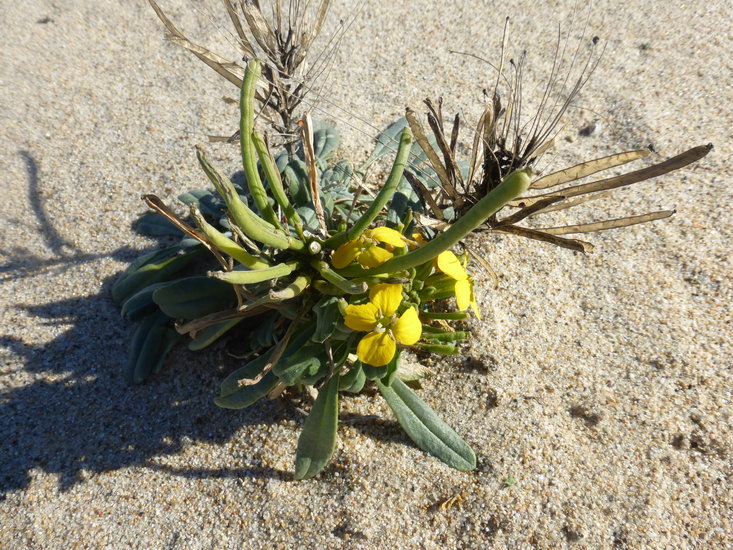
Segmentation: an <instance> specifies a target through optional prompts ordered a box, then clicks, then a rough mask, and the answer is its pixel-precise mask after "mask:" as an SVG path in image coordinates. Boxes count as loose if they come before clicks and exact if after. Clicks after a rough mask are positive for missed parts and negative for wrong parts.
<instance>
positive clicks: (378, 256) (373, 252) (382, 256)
mask: <svg viewBox="0 0 733 550" xmlns="http://www.w3.org/2000/svg"><path fill="white" fill-rule="evenodd" d="M393 256H394V254H392V253H391V252H390V251H388V250H385V249H384V248H379V247H378V246H370V247H369V248H367V249H366V250H365V251H364V252H362V253H361V254H359V263H360V264H361V266H362V267H377V266H378V265H382V264H383V263H384V262H386V261H387V260H389V259H391V258H392V257H393ZM334 265H335V264H334Z"/></svg>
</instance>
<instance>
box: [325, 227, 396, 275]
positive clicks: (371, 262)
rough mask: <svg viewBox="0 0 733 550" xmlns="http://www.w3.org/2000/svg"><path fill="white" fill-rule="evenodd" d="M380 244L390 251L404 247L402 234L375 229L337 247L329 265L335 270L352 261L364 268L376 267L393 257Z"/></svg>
mask: <svg viewBox="0 0 733 550" xmlns="http://www.w3.org/2000/svg"><path fill="white" fill-rule="evenodd" d="M381 243H383V244H386V245H387V246H388V247H390V248H391V249H394V248H404V247H405V240H404V238H403V237H402V233H400V232H399V231H395V230H394V229H390V228H389V227H376V228H374V229H367V230H366V231H364V233H362V234H361V235H359V236H358V237H357V238H356V239H354V240H353V241H349V242H347V243H344V244H342V245H341V246H339V247H338V248H337V249H336V251H335V252H334V253H333V256H331V263H333V267H335V268H336V269H341V268H343V267H346V266H347V265H349V264H350V263H351V262H353V261H354V260H356V261H357V262H359V264H361V266H362V267H365V268H370V267H377V266H378V265H380V264H383V263H384V262H386V261H387V260H389V259H390V258H392V257H393V256H394V253H393V252H392V251H391V250H387V249H385V248H382V247H380V246H379V245H380V244H381Z"/></svg>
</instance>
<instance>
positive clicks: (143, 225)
mask: <svg viewBox="0 0 733 550" xmlns="http://www.w3.org/2000/svg"><path fill="white" fill-rule="evenodd" d="M132 229H133V231H135V232H137V233H140V234H141V235H147V236H148V237H160V236H164V235H171V236H174V237H180V236H181V235H183V232H182V231H181V230H180V229H178V228H177V227H176V226H175V225H173V224H172V223H171V222H169V221H168V220H167V219H166V218H164V217H163V216H161V215H160V214H158V213H157V212H147V213H145V214H143V215H141V216H140V217H139V218H138V219H137V220H135V222H134V223H133V224H132Z"/></svg>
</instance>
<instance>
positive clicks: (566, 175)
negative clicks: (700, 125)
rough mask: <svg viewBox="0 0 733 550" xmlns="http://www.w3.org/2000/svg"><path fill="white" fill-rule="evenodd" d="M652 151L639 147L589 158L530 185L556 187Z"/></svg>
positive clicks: (543, 187) (647, 154) (544, 187)
mask: <svg viewBox="0 0 733 550" xmlns="http://www.w3.org/2000/svg"><path fill="white" fill-rule="evenodd" d="M651 153H652V152H651V150H649V149H638V150H635V151H626V152H623V153H617V154H615V155H609V156H607V157H603V158H598V159H594V160H589V161H587V162H581V163H580V164H576V165H575V166H571V167H570V168H565V169H563V170H558V171H557V172H553V173H552V174H548V175H546V176H543V177H541V178H539V179H536V180H535V181H533V182H532V185H531V186H530V187H531V189H547V188H549V187H554V186H556V185H561V184H563V183H567V182H569V181H574V180H577V179H580V178H584V177H586V176H590V175H591V174H595V173H596V172H600V171H601V170H608V169H609V168H613V167H615V166H620V165H622V164H626V163H627V162H632V161H634V160H637V159H640V158H644V157H648V156H649V155H651Z"/></svg>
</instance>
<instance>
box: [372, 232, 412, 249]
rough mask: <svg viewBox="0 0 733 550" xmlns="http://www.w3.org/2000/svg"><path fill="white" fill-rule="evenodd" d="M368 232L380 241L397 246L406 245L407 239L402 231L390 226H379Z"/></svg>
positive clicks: (402, 246)
mask: <svg viewBox="0 0 733 550" xmlns="http://www.w3.org/2000/svg"><path fill="white" fill-rule="evenodd" d="M368 233H369V234H370V236H371V237H372V238H373V239H377V240H378V241H379V242H383V243H387V244H388V245H390V246H394V247H396V248H404V247H405V240H404V238H403V237H402V233H400V232H399V231H395V230H394V229H390V228H389V227H377V228H375V229H372V230H371V231H369V232H368Z"/></svg>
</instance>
